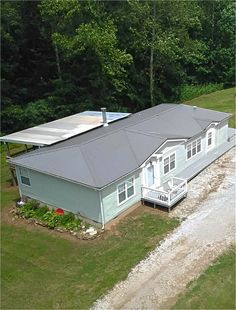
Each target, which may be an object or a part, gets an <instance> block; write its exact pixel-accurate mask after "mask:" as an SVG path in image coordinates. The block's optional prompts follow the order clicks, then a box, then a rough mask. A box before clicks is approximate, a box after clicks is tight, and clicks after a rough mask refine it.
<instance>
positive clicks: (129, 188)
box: [117, 177, 135, 205]
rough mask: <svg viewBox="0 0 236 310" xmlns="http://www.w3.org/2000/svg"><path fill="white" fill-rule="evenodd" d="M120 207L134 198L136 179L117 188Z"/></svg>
mask: <svg viewBox="0 0 236 310" xmlns="http://www.w3.org/2000/svg"><path fill="white" fill-rule="evenodd" d="M117 193H118V205H120V204H122V203H124V202H125V201H127V200H128V199H130V198H131V197H133V196H134V194H135V192H134V177H132V178H130V179H128V180H126V181H125V182H123V183H121V184H119V185H118V186H117Z"/></svg>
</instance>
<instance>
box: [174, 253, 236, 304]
mask: <svg viewBox="0 0 236 310" xmlns="http://www.w3.org/2000/svg"><path fill="white" fill-rule="evenodd" d="M235 297H236V296H235V249H231V250H230V251H229V252H227V253H226V254H224V255H222V256H221V257H220V258H219V259H218V260H217V261H216V262H215V263H214V264H213V265H212V266H210V267H209V268H208V269H207V270H206V271H205V272H204V273H203V274H202V275H201V276H200V277H199V278H198V279H197V280H196V281H194V282H192V283H190V285H189V287H188V289H187V292H186V293H185V294H182V295H181V296H180V297H179V300H178V301H177V303H176V304H175V306H174V307H173V309H235V306H236V304H235Z"/></svg>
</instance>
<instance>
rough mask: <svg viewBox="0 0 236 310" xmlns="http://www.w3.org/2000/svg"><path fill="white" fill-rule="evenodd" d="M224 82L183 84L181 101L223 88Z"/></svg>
mask: <svg viewBox="0 0 236 310" xmlns="http://www.w3.org/2000/svg"><path fill="white" fill-rule="evenodd" d="M222 89H223V84H222V83H221V84H214V83H211V84H202V85H183V86H181V88H180V101H187V100H191V99H193V98H195V97H199V96H201V95H205V94H209V93H212V92H215V91H217V90H222Z"/></svg>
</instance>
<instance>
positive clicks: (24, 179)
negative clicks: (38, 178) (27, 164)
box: [20, 168, 31, 186]
mask: <svg viewBox="0 0 236 310" xmlns="http://www.w3.org/2000/svg"><path fill="white" fill-rule="evenodd" d="M20 179H21V183H22V184H24V185H28V186H30V185H31V184H30V178H29V172H28V170H27V169H25V168H20Z"/></svg>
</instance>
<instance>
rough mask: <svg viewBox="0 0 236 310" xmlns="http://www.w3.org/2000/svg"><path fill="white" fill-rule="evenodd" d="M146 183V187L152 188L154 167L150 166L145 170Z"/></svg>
mask: <svg viewBox="0 0 236 310" xmlns="http://www.w3.org/2000/svg"><path fill="white" fill-rule="evenodd" d="M146 182H147V186H148V187H152V186H153V185H154V183H155V177H154V165H150V166H148V167H147V168H146Z"/></svg>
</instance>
